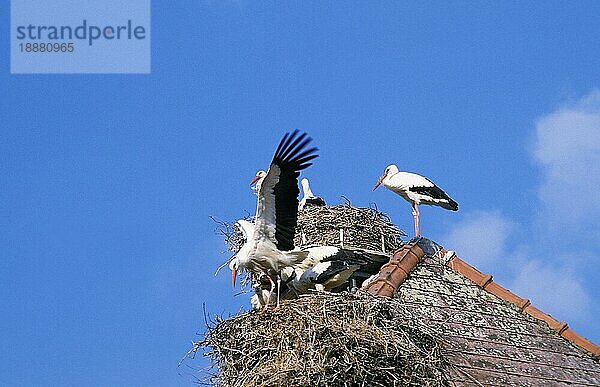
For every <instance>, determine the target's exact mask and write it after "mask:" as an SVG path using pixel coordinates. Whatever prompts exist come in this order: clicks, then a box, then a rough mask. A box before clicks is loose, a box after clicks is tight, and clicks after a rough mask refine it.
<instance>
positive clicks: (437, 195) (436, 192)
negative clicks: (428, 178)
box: [409, 185, 458, 211]
mask: <svg viewBox="0 0 600 387" xmlns="http://www.w3.org/2000/svg"><path fill="white" fill-rule="evenodd" d="M409 190H410V191H412V192H416V193H418V194H421V195H427V196H430V197H432V198H434V199H439V200H446V201H447V204H446V203H439V205H441V206H442V207H444V208H447V209H449V210H452V211H456V210H458V203H456V202H455V201H454V200H452V198H451V197H450V196H448V194H447V193H446V192H444V191H443V190H442V189H441V188H440V187H438V186H437V185H434V186H432V187H410V188H409Z"/></svg>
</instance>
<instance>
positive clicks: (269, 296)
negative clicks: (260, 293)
mask: <svg viewBox="0 0 600 387" xmlns="http://www.w3.org/2000/svg"><path fill="white" fill-rule="evenodd" d="M267 278H268V279H269V282H270V283H271V289H270V290H269V295H268V296H267V302H265V307H264V308H263V312H265V311H266V310H267V309H269V304H270V303H271V295H272V294H273V290H274V289H275V282H273V279H272V278H271V276H270V275H267Z"/></svg>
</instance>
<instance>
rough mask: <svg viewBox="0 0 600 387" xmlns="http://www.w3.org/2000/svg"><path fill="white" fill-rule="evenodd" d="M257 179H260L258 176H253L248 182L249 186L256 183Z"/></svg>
mask: <svg viewBox="0 0 600 387" xmlns="http://www.w3.org/2000/svg"><path fill="white" fill-rule="evenodd" d="M258 179H260V176H258V175H256V176H254V179H252V181H251V182H250V185H254V183H256V182H257V181H258Z"/></svg>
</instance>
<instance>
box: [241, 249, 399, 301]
mask: <svg viewBox="0 0 600 387" xmlns="http://www.w3.org/2000/svg"><path fill="white" fill-rule="evenodd" d="M304 251H306V252H307V253H308V256H307V257H306V258H305V259H304V260H303V261H301V262H299V263H297V264H295V265H293V266H287V267H284V268H283V269H282V270H281V280H282V282H281V283H280V284H278V286H279V285H280V286H281V290H282V291H283V293H282V294H283V297H284V299H290V298H296V297H298V296H299V295H301V294H305V293H308V292H310V291H311V290H317V291H341V290H346V289H347V288H349V287H350V285H352V287H354V286H356V287H360V286H361V284H362V283H363V281H364V280H365V279H366V278H368V277H369V276H371V275H372V274H376V273H379V269H380V268H381V266H383V265H384V264H386V263H387V262H389V259H390V257H389V256H388V255H385V254H382V253H379V252H375V251H369V250H361V249H340V248H338V247H334V246H316V247H309V248H306V249H305V250H304ZM270 286H271V284H267V283H264V281H261V283H260V284H257V285H256V286H255V289H254V291H255V294H254V296H252V299H251V305H252V309H254V310H258V309H260V308H261V307H262V308H266V305H267V303H268V302H269V301H271V302H272V301H274V295H273V294H271V292H270V291H269V290H268V289H267V287H270Z"/></svg>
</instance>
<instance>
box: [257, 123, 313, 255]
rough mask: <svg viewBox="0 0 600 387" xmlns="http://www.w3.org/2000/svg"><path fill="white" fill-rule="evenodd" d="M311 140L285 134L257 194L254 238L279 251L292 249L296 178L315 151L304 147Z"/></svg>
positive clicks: (296, 213) (294, 224)
mask: <svg viewBox="0 0 600 387" xmlns="http://www.w3.org/2000/svg"><path fill="white" fill-rule="evenodd" d="M311 140H312V139H311V138H310V137H308V136H307V134H306V133H302V134H300V135H298V131H297V130H295V131H294V132H292V133H291V134H289V133H286V134H285V135H284V136H283V138H282V139H281V142H280V143H279V146H278V147H277V150H276V151H275V156H274V157H273V161H272V162H271V166H270V167H269V171H268V172H267V176H265V179H264V180H263V182H262V184H261V187H260V190H259V192H258V204H257V207H256V219H255V224H256V230H257V234H256V236H257V237H266V238H268V239H270V240H271V241H272V242H273V243H275V245H276V246H277V248H278V249H279V250H282V251H288V250H293V249H294V234H295V232H296V225H297V224H298V195H299V194H300V190H299V189H298V176H299V175H300V171H301V170H303V169H305V168H307V167H309V166H311V165H312V163H310V161H311V160H312V159H314V158H316V157H317V154H316V153H315V152H316V151H317V148H308V149H307V145H308V144H309V143H310V142H311Z"/></svg>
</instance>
